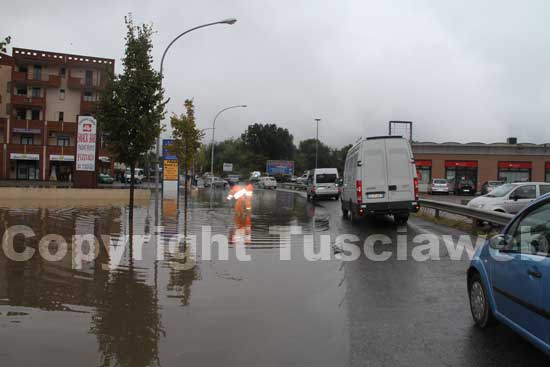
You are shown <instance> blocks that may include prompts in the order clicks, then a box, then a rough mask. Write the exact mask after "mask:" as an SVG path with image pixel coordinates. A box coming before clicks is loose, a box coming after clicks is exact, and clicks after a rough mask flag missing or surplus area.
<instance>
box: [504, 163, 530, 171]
mask: <svg viewBox="0 0 550 367" xmlns="http://www.w3.org/2000/svg"><path fill="white" fill-rule="evenodd" d="M498 168H505V169H506V168H507V169H531V168H533V163H531V162H498Z"/></svg>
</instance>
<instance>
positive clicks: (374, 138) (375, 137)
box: [366, 135, 403, 140]
mask: <svg viewBox="0 0 550 367" xmlns="http://www.w3.org/2000/svg"><path fill="white" fill-rule="evenodd" d="M376 139H403V137H402V136H400V135H386V136H371V137H369V138H367V139H366V140H376Z"/></svg>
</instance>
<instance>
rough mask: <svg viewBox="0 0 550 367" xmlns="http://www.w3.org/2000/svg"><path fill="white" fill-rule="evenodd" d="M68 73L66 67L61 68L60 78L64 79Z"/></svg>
mask: <svg viewBox="0 0 550 367" xmlns="http://www.w3.org/2000/svg"><path fill="white" fill-rule="evenodd" d="M66 73H67V69H65V67H64V66H62V67H60V68H59V76H60V77H62V78H64V77H65V74H66Z"/></svg>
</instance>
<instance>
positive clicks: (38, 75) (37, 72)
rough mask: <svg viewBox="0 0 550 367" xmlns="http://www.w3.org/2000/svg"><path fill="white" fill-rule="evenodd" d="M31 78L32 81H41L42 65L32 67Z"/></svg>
mask: <svg viewBox="0 0 550 367" xmlns="http://www.w3.org/2000/svg"><path fill="white" fill-rule="evenodd" d="M32 78H33V79H34V80H42V65H34V67H33V73H32Z"/></svg>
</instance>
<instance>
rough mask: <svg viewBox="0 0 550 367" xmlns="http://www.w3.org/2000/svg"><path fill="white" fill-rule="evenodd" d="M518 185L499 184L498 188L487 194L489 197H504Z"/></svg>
mask: <svg viewBox="0 0 550 367" xmlns="http://www.w3.org/2000/svg"><path fill="white" fill-rule="evenodd" d="M515 187H516V185H512V184H505V185H502V186H499V187H497V188H496V189H494V190H493V191H491V193H490V194H488V195H486V196H487V197H490V198H500V197H503V196H505V195H507V194H508V193H509V192H510V191H512V190H513V189H514V188H515Z"/></svg>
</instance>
